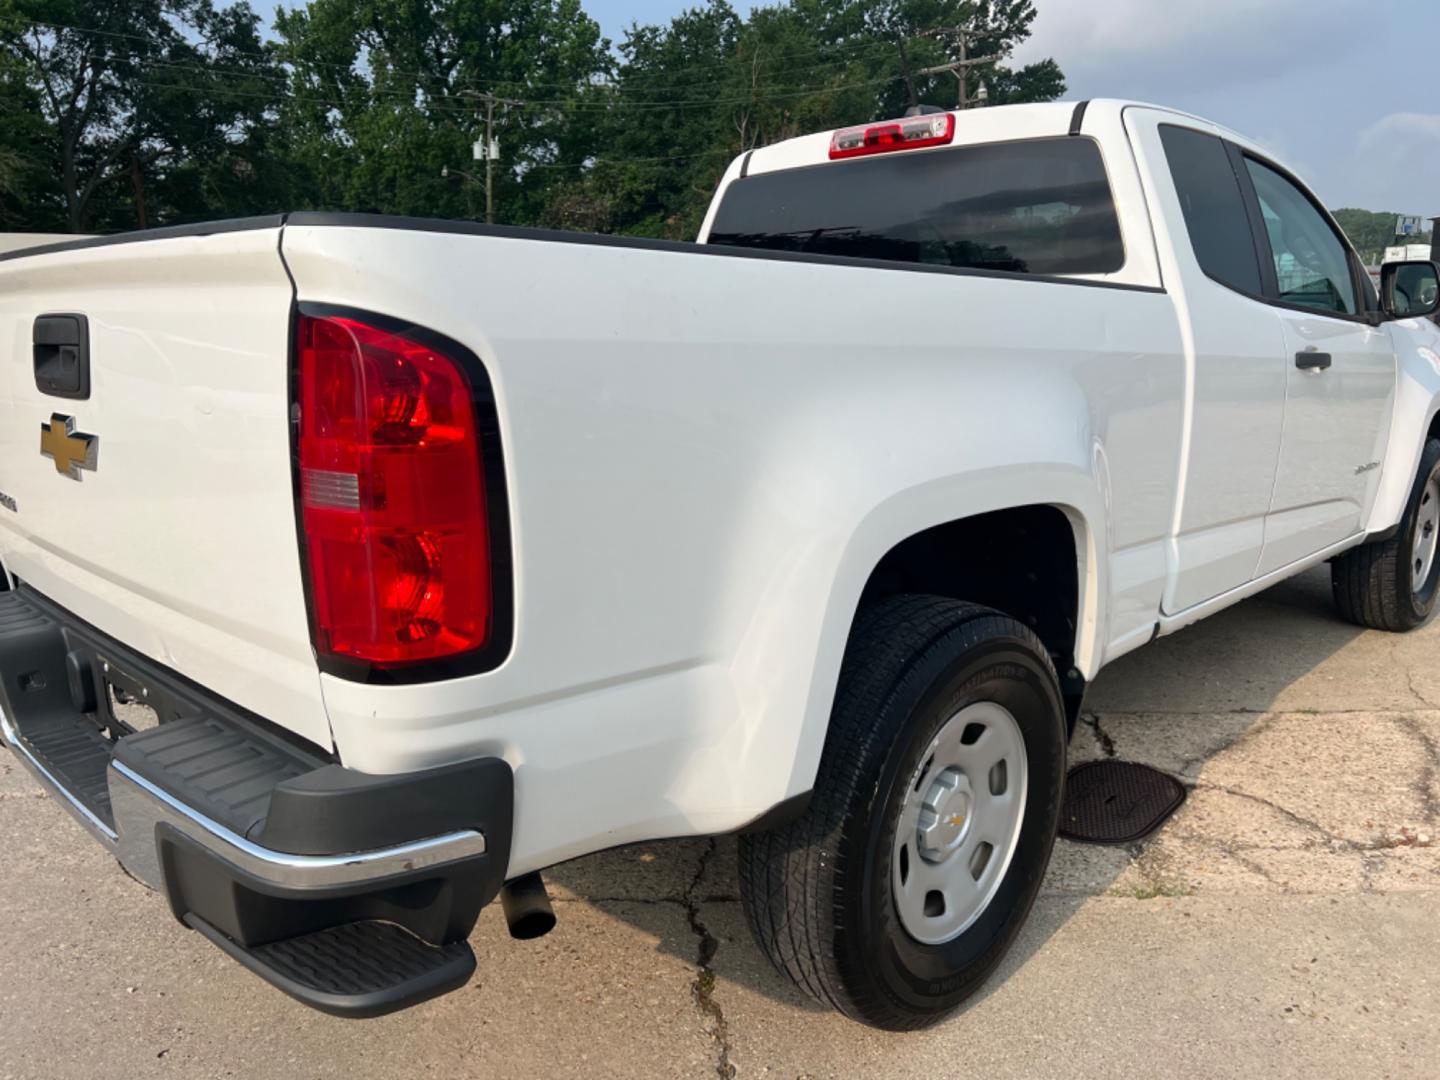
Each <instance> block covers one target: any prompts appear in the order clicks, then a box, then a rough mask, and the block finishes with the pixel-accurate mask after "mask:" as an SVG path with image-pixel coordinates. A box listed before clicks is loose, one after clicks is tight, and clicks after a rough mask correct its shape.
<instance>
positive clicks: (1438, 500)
mask: <svg viewBox="0 0 1440 1080" xmlns="http://www.w3.org/2000/svg"><path fill="white" fill-rule="evenodd" d="M1437 546H1440V439H1430V440H1427V441H1426V443H1425V449H1424V451H1423V452H1422V453H1421V455H1420V470H1419V472H1418V474H1417V475H1416V477H1415V486H1414V488H1413V489H1412V490H1411V493H1410V502H1409V504H1408V505H1407V506H1406V508H1405V516H1404V517H1402V518H1401V519H1400V530H1399V531H1398V532H1397V533H1396V534H1395V535H1394V536H1392V537H1391V538H1390V539H1389V540H1382V541H1377V542H1374V543H1369V544H1361V545H1360V546H1359V547H1357V548H1354V549H1352V550H1350V551H1347V552H1346V553H1345V554H1344V555H1341V556H1340V557H1339V558H1337V559H1336V560H1335V561H1334V562H1332V563H1331V565H1330V583H1331V587H1332V589H1333V590H1334V594H1335V604H1336V607H1338V608H1339V609H1340V614H1341V615H1343V616H1344V617H1345V618H1346V619H1348V620H1349V621H1350V622H1353V623H1357V624H1358V625H1360V626H1368V627H1370V628H1371V629H1374V630H1391V631H1403V630H1413V629H1414V628H1415V627H1417V626H1420V625H1421V624H1423V623H1424V622H1425V621H1426V620H1427V619H1429V618H1430V615H1431V613H1432V612H1433V611H1434V610H1435V600H1436V596H1437V594H1440V559H1437V558H1436V552H1437Z"/></svg>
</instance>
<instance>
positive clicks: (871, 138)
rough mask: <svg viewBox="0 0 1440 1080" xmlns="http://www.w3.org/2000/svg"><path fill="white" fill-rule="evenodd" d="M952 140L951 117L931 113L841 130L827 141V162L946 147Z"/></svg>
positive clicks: (953, 118)
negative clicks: (892, 152) (896, 151)
mask: <svg viewBox="0 0 1440 1080" xmlns="http://www.w3.org/2000/svg"><path fill="white" fill-rule="evenodd" d="M954 140H955V114H954V113H935V114H932V115H928V116H910V117H906V118H905V119H904V120H887V121H885V122H884V123H881V124H862V125H861V126H860V127H852V128H843V129H842V130H840V131H837V132H836V133H835V137H834V138H832V139H831V140H830V160H832V161H836V160H838V159H840V158H852V157H864V156H866V155H867V154H886V153H889V152H891V151H892V150H919V149H922V148H923V147H926V146H948V145H949V144H950V143H952V142H954Z"/></svg>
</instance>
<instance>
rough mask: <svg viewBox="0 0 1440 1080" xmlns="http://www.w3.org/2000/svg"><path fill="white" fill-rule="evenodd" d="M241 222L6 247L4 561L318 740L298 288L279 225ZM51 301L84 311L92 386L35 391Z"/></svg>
mask: <svg viewBox="0 0 1440 1080" xmlns="http://www.w3.org/2000/svg"><path fill="white" fill-rule="evenodd" d="M239 224H240V225H241V226H242V227H239V228H236V227H235V226H234V225H231V226H220V227H219V228H220V230H221V231H217V232H214V233H212V234H210V235H181V236H169V237H163V238H150V239H130V240H127V241H125V242H122V243H110V244H102V245H99V246H93V247H79V248H69V249H65V250H58V251H52V252H43V253H41V254H34V255H25V254H21V255H19V256H15V257H11V258H8V259H5V260H0V493H3V496H4V497H3V498H0V559H3V560H4V565H5V569H6V570H8V571H9V572H10V573H11V574H13V575H15V576H16V577H18V578H20V579H22V580H24V581H25V582H27V583H28V584H29V585H31V586H32V587H33V588H35V589H36V590H38V591H39V592H41V593H42V594H44V595H46V596H48V597H49V598H50V599H51V600H53V601H54V602H56V603H58V604H60V605H62V606H63V607H66V608H68V609H70V610H71V611H72V612H74V613H75V614H76V615H78V616H79V617H80V618H82V619H84V620H86V621H88V622H89V623H91V624H93V625H94V626H96V627H98V628H99V629H101V630H103V631H104V632H106V633H107V634H109V635H111V636H113V637H115V638H117V639H119V640H120V641H122V642H124V643H125V644H127V645H129V646H130V647H132V648H133V649H135V650H136V651H138V652H140V653H143V654H145V655H147V656H149V657H150V658H151V659H153V660H156V661H158V662H160V663H162V664H164V665H166V666H168V667H170V668H172V669H174V670H175V671H177V672H179V673H180V674H181V675H184V676H187V677H188V678H190V679H193V680H195V681H196V682H199V683H201V684H203V685H204V686H206V687H208V688H209V689H210V690H212V691H214V692H215V693H217V694H220V695H222V696H224V697H226V698H228V699H230V700H231V701H233V702H235V703H236V704H238V705H240V706H242V707H243V708H246V709H249V710H251V711H253V712H255V713H258V714H260V715H262V716H264V717H266V718H267V719H269V720H272V721H274V722H276V723H278V724H281V725H283V726H284V727H286V728H288V729H290V730H291V731H293V732H295V733H296V734H298V735H301V736H303V737H305V738H307V739H309V740H311V741H313V742H315V743H317V744H319V745H321V746H324V747H327V748H328V747H329V746H330V744H331V740H330V732H329V725H328V723H327V720H326V717H325V710H324V705H323V702H322V700H321V697H320V685H319V677H318V674H317V669H316V665H315V660H314V654H313V652H312V649H311V645H310V635H309V626H308V622H307V615H306V608H305V593H304V586H303V581H302V577H301V569H300V556H299V547H298V542H297V533H296V518H295V510H294V496H293V483H292V474H291V451H290V434H289V400H290V372H289V359H288V357H289V333H290V331H289V327H290V317H291V304H292V299H293V290H292V286H291V283H290V280H289V277H288V276H287V274H286V271H285V267H284V265H283V263H282V262H281V259H280V255H279V251H278V246H279V225H280V223H279V219H268V220H264V221H252V222H246V223H239ZM56 314H61V315H81V316H84V319H85V325H86V326H87V327H88V364H89V394H88V397H79V398H76V397H65V396H57V395H56V394H55V393H47V392H42V389H41V386H40V384H39V380H38V379H37V374H36V356H35V353H36V349H35V342H36V340H37V337H38V338H41V339H43V338H45V336H46V334H47V332H49V331H47V330H45V329H43V328H41V329H39V330H38V331H37V319H38V318H39V317H40V316H46V315H56ZM46 325H47V326H49V327H51V328H52V329H53V327H54V326H55V325H57V324H55V323H50V324H46ZM59 325H60V326H61V327H62V328H63V327H64V326H65V325H67V324H64V323H60V324H59ZM47 388H49V389H52V390H53V389H54V384H47ZM56 418H58V419H56ZM42 428H49V429H50V434H49V436H48V438H43V439H42ZM81 436H90V440H88V441H87V440H85V439H82V438H80V437H81ZM42 443H43V447H44V448H45V449H48V450H50V451H51V453H50V455H49V456H46V455H45V454H43V453H42ZM87 450H88V451H89V452H90V454H91V456H90V457H89V459H88V460H87V459H86V451H87Z"/></svg>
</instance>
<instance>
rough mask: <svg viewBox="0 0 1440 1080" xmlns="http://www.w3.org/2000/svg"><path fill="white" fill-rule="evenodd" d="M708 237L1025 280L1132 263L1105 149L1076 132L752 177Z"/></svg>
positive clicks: (733, 188)
mask: <svg viewBox="0 0 1440 1080" xmlns="http://www.w3.org/2000/svg"><path fill="white" fill-rule="evenodd" d="M706 242H707V243H709V244H719V245H727V246H731V247H743V248H758V249H763V250H769V251H786V252H794V253H802V254H812V255H835V256H842V257H849V258H856V259H878V260H882V261H885V262H895V263H910V264H916V263H919V264H925V265H929V266H948V267H954V268H961V269H972V270H991V271H1004V272H1009V273H1016V274H1041V275H1055V276H1065V275H1102V274H1113V273H1116V272H1118V271H1120V270H1121V269H1122V268H1123V267H1124V265H1125V245H1124V241H1123V239H1122V237H1121V232H1120V222H1119V219H1118V217H1117V214H1116V209H1115V199H1114V196H1113V194H1112V192H1111V188H1110V183H1109V180H1108V178H1107V176H1106V173H1105V164H1104V161H1103V159H1102V157H1101V155H1100V149H1099V147H1098V146H1097V145H1096V144H1095V142H1094V141H1093V140H1091V139H1088V138H1079V137H1068V136H1062V137H1056V138H1045V139H1032V140H1026V141H1022V142H1009V143H984V144H980V145H974V146H961V147H952V148H946V149H943V150H926V151H911V152H909V153H906V152H899V153H895V154H887V155H883V156H875V157H870V158H860V159H856V160H853V161H845V162H835V163H830V164H824V165H814V166H808V167H803V168H794V169H785V170H781V171H777V172H771V173H761V174H758V175H754V176H749V177H745V178H743V179H739V180H736V181H734V182H733V183H732V184H731V185H730V186H729V188H728V189H727V191H726V193H725V195H724V197H723V198H722V200H721V203H720V206H719V207H718V209H717V211H716V215H715V220H714V222H713V224H712V226H711V229H710V234H709V237H708V239H707V241H706Z"/></svg>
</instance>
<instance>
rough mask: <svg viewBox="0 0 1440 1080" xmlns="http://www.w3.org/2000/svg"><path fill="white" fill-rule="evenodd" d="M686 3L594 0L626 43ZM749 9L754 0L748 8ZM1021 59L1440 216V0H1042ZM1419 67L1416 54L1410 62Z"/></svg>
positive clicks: (1382, 206)
mask: <svg viewBox="0 0 1440 1080" xmlns="http://www.w3.org/2000/svg"><path fill="white" fill-rule="evenodd" d="M687 6H693V5H692V4H687V3H686V2H685V0H628V2H627V0H585V8H586V10H587V11H589V13H590V14H591V15H592V16H593V17H594V18H595V19H597V20H598V21H599V22H600V25H601V26H602V28H603V29H604V32H605V34H606V35H607V36H608V37H610V38H611V39H612V40H615V41H618V40H619V39H620V38H621V37H622V36H623V33H624V30H625V28H626V27H627V26H628V25H629V24H630V23H631V22H633V21H640V22H661V21H664V20H666V19H668V18H669V17H671V16H672V15H674V14H676V13H678V12H679V11H680V10H682V9H683V8H685V7H687ZM736 6H737V7H743V6H744V4H743V0H740V2H739V3H737V5H736ZM1035 6H1036V10H1037V11H1038V16H1037V18H1036V20H1035V25H1034V28H1033V29H1034V33H1033V35H1032V37H1031V39H1030V40H1029V41H1027V42H1026V43H1025V44H1024V45H1022V46H1021V47H1020V49H1019V50H1018V51H1017V52H1016V54H1015V57H1014V60H1015V62H1017V63H1026V62H1030V61H1033V60H1037V59H1043V58H1044V57H1047V56H1050V57H1054V58H1055V60H1056V61H1057V62H1058V63H1059V64H1060V67H1061V69H1062V70H1063V71H1064V72H1065V77H1066V81H1067V82H1068V84H1069V87H1070V89H1069V92H1068V93H1067V94H1066V97H1067V98H1068V99H1071V100H1076V101H1078V100H1081V99H1082V98H1097V97H1119V98H1131V99H1136V100H1141V101H1149V102H1153V103H1155V104H1158V105H1169V106H1172V107H1175V108H1179V109H1183V110H1185V111H1186V112H1191V113H1195V114H1196V115H1198V116H1203V117H1205V118H1207V119H1209V120H1213V121H1215V122H1216V123H1219V124H1224V125H1225V126H1227V127H1230V128H1233V129H1234V130H1235V131H1238V132H1241V133H1243V134H1245V135H1247V136H1249V137H1250V138H1252V139H1255V140H1257V141H1258V142H1261V143H1263V144H1265V145H1266V146H1268V147H1269V148H1270V149H1271V150H1272V151H1273V152H1274V153H1275V154H1276V155H1277V156H1278V157H1279V158H1280V160H1281V161H1282V162H1283V163H1284V164H1286V165H1288V166H1290V167H1291V168H1292V169H1294V170H1295V171H1296V172H1297V173H1298V174H1299V175H1300V176H1301V177H1303V178H1304V179H1305V180H1306V181H1307V182H1308V183H1309V184H1310V185H1311V186H1312V187H1313V188H1314V189H1315V191H1316V194H1318V195H1319V196H1320V198H1321V199H1322V200H1323V201H1324V202H1325V203H1327V204H1328V205H1329V206H1331V207H1334V208H1339V207H1346V206H1355V207H1361V208H1363V209H1366V210H1386V211H1391V210H1393V211H1395V212H1397V213H1407V214H1424V215H1426V216H1435V215H1440V78H1437V75H1440V0H1035ZM1402 58H1408V59H1402Z"/></svg>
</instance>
